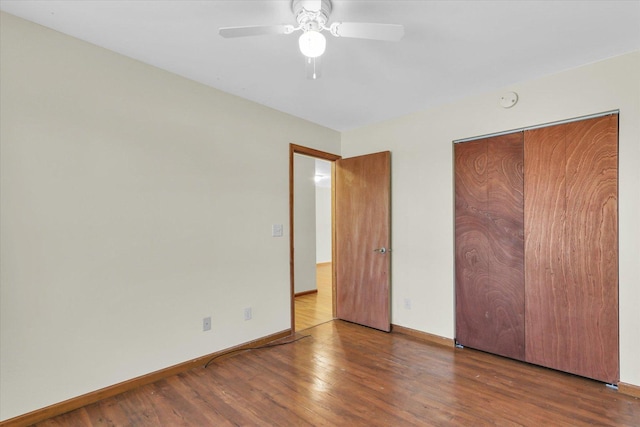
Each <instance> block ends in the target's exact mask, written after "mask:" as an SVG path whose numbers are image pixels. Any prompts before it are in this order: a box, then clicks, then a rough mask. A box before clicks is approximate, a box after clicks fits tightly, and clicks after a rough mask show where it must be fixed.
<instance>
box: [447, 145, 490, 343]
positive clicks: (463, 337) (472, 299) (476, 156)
mask: <svg viewBox="0 0 640 427" xmlns="http://www.w3.org/2000/svg"><path fill="white" fill-rule="evenodd" d="M454 151H455V208H456V209H455V210H456V213H455V243H456V244H455V252H456V339H457V341H458V342H460V343H463V344H464V345H468V346H471V347H474V348H481V349H482V348H484V347H485V346H484V344H485V343H486V342H493V338H492V337H488V338H486V337H485V336H486V335H488V333H491V332H492V329H491V330H489V328H487V325H486V322H485V321H484V306H486V301H485V299H486V294H487V293H488V286H489V261H488V252H489V242H488V240H487V238H486V235H485V234H486V233H485V227H486V221H485V218H484V212H485V210H486V204H487V144H485V143H484V141H472V142H465V143H462V144H456V145H455V146H454ZM478 319H480V321H479V320H478Z"/></svg>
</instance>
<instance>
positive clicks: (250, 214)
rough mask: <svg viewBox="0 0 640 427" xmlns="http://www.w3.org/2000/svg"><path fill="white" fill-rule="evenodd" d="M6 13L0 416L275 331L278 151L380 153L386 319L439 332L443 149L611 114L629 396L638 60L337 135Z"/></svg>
mask: <svg viewBox="0 0 640 427" xmlns="http://www.w3.org/2000/svg"><path fill="white" fill-rule="evenodd" d="M1 19H2V21H1V23H0V31H1V34H0V43H1V45H0V55H1V56H0V67H1V68H0V85H1V90H0V109H1V110H0V111H1V114H0V129H1V130H0V132H1V133H0V162H1V163H0V252H1V258H0V304H1V306H0V361H1V363H0V398H1V399H2V401H1V403H0V419H5V418H9V417H13V416H15V415H19V414H21V413H25V412H28V411H31V410H34V409H37V408H41V407H43V406H46V405H49V404H52V403H56V402H59V401H62V400H65V399H68V398H70V397H74V396H78V395H81V394H84V393H87V392H90V391H93V390H96V389H99V388H101V387H105V386H108V385H111V384H114V383H118V382H120V381H123V380H127V379H130V378H133V377H136V376H139V375H142V374H145V373H148V372H152V371H155V370H157V369H161V368H164V367H167V366H170V365H173V364H176V363H180V362H183V361H186V360H188V359H191V358H194V357H198V356H201V355H204V354H208V353H211V352H215V351H217V350H220V349H223V348H228V347H230V346H233V345H236V344H239V343H242V342H247V341H250V340H252V339H255V338H258V337H262V336H265V335H268V334H271V333H275V332H279V331H281V330H285V329H287V328H289V326H290V306H289V240H288V230H287V229H286V224H288V220H287V219H288V153H289V151H288V144H289V143H290V142H294V143H296V144H300V145H305V146H309V147H314V148H317V149H320V150H323V151H328V152H333V153H340V139H341V138H342V148H341V149H342V154H343V156H345V157H346V156H351V155H356V154H361V153H367V152H374V151H382V150H391V151H392V165H393V249H394V252H393V301H394V302H393V323H395V324H399V325H402V326H407V327H410V328H414V329H418V330H422V331H426V332H430V333H433V334H437V335H442V336H446V337H453V331H454V325H453V322H454V313H453V185H452V182H453V168H452V146H451V141H452V140H455V139H459V138H464V137H470V136H475V135H481V134H486V133H491V132H496V131H502V130H508V129H513V128H518V127H523V126H529V125H534V124H540V123H547V122H551V121H554V120H560V119H565V118H569V117H576V116H581V115H585V114H591V113H596V112H600V111H606V110H611V109H620V200H619V202H620V301H621V303H620V325H621V328H620V338H621V340H620V341H621V375H622V381H624V382H628V383H632V384H636V385H640V365H639V364H638V363H637V360H638V359H639V358H640V341H639V340H638V339H637V337H638V336H640V314H639V312H638V311H637V307H638V306H640V286H638V283H640V262H639V261H640V257H639V255H638V254H640V229H639V228H638V225H637V220H638V218H639V217H640V168H639V167H638V165H639V164H640V80H639V79H638V78H637V76H638V75H640V53H634V54H630V55H625V56H622V57H618V58H614V59H611V60H608V61H604V62H601V63H597V64H593V65H590V66H586V67H582V68H579V69H575V70H571V71H568V72H565V73H561V74H557V75H554V76H550V77H547V78H544V79H539V80H535V81H531V82H527V83H523V84H518V85H514V86H513V87H510V88H509V89H511V90H515V91H517V92H518V93H519V94H520V97H521V100H520V102H519V103H518V105H517V106H516V107H514V108H513V109H511V110H503V109H501V108H499V107H497V99H498V96H499V95H500V92H494V93H489V94H485V95H481V96H475V97H471V98H467V99H464V100H460V101H459V102H456V103H454V104H451V105H447V106H443V107H441V108H437V109H433V110H429V111H425V112H421V113H418V114H413V115H410V116H406V117H402V118H399V119H397V120H393V121H389V122H385V123H381V124H379V125H375V126H370V127H367V128H364V129H359V130H355V131H351V132H347V133H344V134H343V135H342V136H341V135H340V134H338V133H337V132H334V131H331V130H328V129H325V128H322V127H320V126H316V125H313V124H310V123H308V122H305V121H302V120H299V119H296V118H293V117H291V116H288V115H285V114H282V113H279V112H276V111H274V110H271V109H268V108H266V107H262V106H259V105H256V104H254V103H251V102H249V101H245V100H242V99H239V98H237V97H233V96H230V95H227V94H224V93H222V92H219V91H216V90H215V89H211V88H208V87H205V86H202V85H199V84H196V83H194V82H191V81H189V80H185V79H182V78H180V77H177V76H175V75H172V74H169V73H166V72H163V71H161V70H158V69H156V68H153V67H150V66H147V65H144V64H141V63H139V62H136V61H133V60H130V59H128V58H125V57H122V56H120V55H117V54H115V53H112V52H109V51H106V50H103V49H101V48H98V47H95V46H92V45H89V44H86V43H83V42H81V41H78V40H75V39H73V38H70V37H67V36H64V35H61V34H59V33H56V32H53V31H51V30H48V29H45V28H43V27H40V26H37V25H35V24H31V23H27V22H25V21H22V20H20V19H17V18H14V17H11V16H9V15H6V14H2V16H1ZM274 223H281V224H285V236H284V237H283V238H273V237H271V225H272V224H274ZM405 298H409V299H411V302H412V304H411V309H410V310H408V309H405V308H404V305H403V301H404V299H405ZM247 306H251V307H253V320H252V321H244V320H243V309H244V307H247ZM209 315H210V316H211V317H212V323H213V328H212V331H210V332H206V333H205V332H202V331H201V327H202V325H201V322H202V318H203V317H205V316H209Z"/></svg>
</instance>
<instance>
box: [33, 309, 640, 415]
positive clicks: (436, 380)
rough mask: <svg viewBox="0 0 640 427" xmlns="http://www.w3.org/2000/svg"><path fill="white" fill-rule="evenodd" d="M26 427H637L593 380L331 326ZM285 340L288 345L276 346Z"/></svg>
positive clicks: (626, 399)
mask: <svg viewBox="0 0 640 427" xmlns="http://www.w3.org/2000/svg"><path fill="white" fill-rule="evenodd" d="M296 337H298V338H301V339H299V340H298V341H296V342H293V343H291V344H287V345H281V346H273V347H269V348H264V349H260V350H252V351H244V352H239V353H236V354H235V355H231V356H225V357H221V358H219V359H216V360H214V361H213V362H212V363H211V364H210V365H209V367H208V368H206V369H205V368H196V369H193V370H191V371H188V372H185V373H182V374H179V375H176V376H173V377H169V378H167V379H164V380H161V381H158V382H156V383H153V384H150V385H146V386H143V387H140V388H138V389H136V390H132V391H129V392H126V393H123V394H121V395H119V396H116V397H113V398H109V399H105V400H103V401H101V402H98V403H95V404H92V405H88V406H86V407H84V408H81V409H78V410H76V411H73V412H70V413H67V414H64V415H60V416H58V417H56V418H52V419H50V420H47V421H44V422H42V423H39V424H37V426H237V425H243V426H272V425H277V426H312V425H313V426H364V425H367V426H404V425H424V426H449V425H463V426H484V425H501V426H520V425H521V426H541V425H553V426H580V425H601V426H637V425H638V420H640V400H639V399H636V398H633V397H630V396H625V395H622V394H619V393H618V392H616V391H614V390H611V389H609V388H607V387H605V386H604V385H603V384H602V383H598V382H595V381H592V380H588V379H585V378H581V377H576V376H572V375H569V374H564V373H561V372H557V371H552V370H550V369H546V368H541V367H537V366H533V365H528V364H525V363H522V362H518V361H514V360H511V359H505V358H502V357H499V356H494V355H490V354H487V353H482V352H479V351H475V350H471V349H457V348H453V347H445V346H440V345H437V344H429V343H425V342H423V341H420V340H418V339H416V338H413V337H410V336H408V335H402V334H398V333H391V334H388V333H384V332H380V331H377V330H374V329H369V328H365V327H362V326H358V325H354V324H351V323H347V322H343V321H339V320H335V321H331V322H327V323H323V324H321V325H319V326H316V327H313V328H311V329H307V330H305V331H304V332H303V333H297V334H296ZM285 341H291V338H287V339H285Z"/></svg>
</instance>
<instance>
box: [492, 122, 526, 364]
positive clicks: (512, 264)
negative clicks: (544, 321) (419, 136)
mask: <svg viewBox="0 0 640 427" xmlns="http://www.w3.org/2000/svg"><path fill="white" fill-rule="evenodd" d="M488 144H489V145H488V167H487V190H488V191H487V215H486V219H487V220H488V237H489V246H490V251H489V255H490V256H489V280H490V281H491V285H492V286H491V287H492V290H493V293H492V294H491V295H490V296H489V298H490V299H491V300H492V305H493V313H492V314H490V316H493V325H494V328H495V329H494V331H497V332H498V334H497V336H496V348H497V349H498V350H497V351H496V352H497V353H498V354H501V355H503V356H508V357H512V358H515V359H524V357H525V341H524V286H525V282H524V200H523V191H524V188H523V186H524V183H523V175H522V174H523V156H524V144H523V134H522V132H518V133H513V134H509V135H502V136H499V137H494V138H491V139H490V140H489V141H488ZM486 315H487V314H486V313H485V316H486Z"/></svg>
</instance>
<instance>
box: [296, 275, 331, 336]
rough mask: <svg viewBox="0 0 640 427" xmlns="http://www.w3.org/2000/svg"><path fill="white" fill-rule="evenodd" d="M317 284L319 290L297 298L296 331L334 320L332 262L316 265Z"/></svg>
mask: <svg viewBox="0 0 640 427" xmlns="http://www.w3.org/2000/svg"><path fill="white" fill-rule="evenodd" d="M316 286H317V287H318V292H316V293H312V294H306V295H301V296H298V297H296V298H295V316H296V319H295V328H296V331H302V330H304V329H307V328H310V327H312V326H316V325H319V324H320V323H324V322H328V321H330V320H333V292H332V286H331V263H323V264H318V265H317V266H316Z"/></svg>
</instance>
